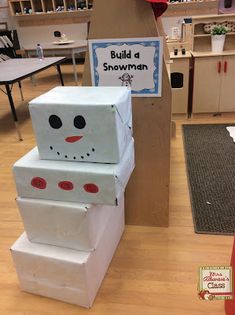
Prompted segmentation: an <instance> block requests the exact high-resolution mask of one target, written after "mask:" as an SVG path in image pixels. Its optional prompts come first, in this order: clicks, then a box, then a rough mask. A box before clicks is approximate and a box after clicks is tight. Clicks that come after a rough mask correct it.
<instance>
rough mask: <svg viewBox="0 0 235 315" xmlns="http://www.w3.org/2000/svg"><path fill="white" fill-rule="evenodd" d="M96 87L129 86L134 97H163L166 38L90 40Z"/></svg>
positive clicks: (92, 69)
mask: <svg viewBox="0 0 235 315" xmlns="http://www.w3.org/2000/svg"><path fill="white" fill-rule="evenodd" d="M89 53H90V62H91V76H92V84H93V85H94V86H127V87H129V88H131V91H132V96H139V97H143V96H145V97H146V96H149V97H153V96H161V89H162V38H160V37H154V38H133V39H105V40H89Z"/></svg>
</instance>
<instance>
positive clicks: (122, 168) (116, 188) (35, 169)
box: [13, 140, 134, 205]
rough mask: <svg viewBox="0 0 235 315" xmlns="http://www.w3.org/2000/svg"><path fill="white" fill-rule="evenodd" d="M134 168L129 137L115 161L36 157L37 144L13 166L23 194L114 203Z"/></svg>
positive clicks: (26, 195)
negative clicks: (112, 162)
mask: <svg viewBox="0 0 235 315" xmlns="http://www.w3.org/2000/svg"><path fill="white" fill-rule="evenodd" d="M133 169H134V141H133V140H132V141H131V142H130V143H129V145H128V147H127V148H126V150H125V153H124V155H123V157H122V159H121V161H120V163H118V164H101V163H85V162H84V163H82V162H69V161H68V162H64V161H49V160H40V159H39V155H38V150H37V148H35V149H33V150H31V151H30V152H29V153H27V154H26V155H25V156H23V157H22V158H21V159H20V160H18V161H17V162H16V163H15V164H14V167H13V171H14V175H15V182H16V188H17V192H18V195H19V196H20V197H24V198H35V199H47V200H58V201H72V202H82V203H83V202H84V203H93V204H105V205H116V204H118V202H119V199H120V198H121V197H122V195H123V193H124V190H125V187H126V185H127V182H128V180H129V177H130V175H131V173H132V171H133Z"/></svg>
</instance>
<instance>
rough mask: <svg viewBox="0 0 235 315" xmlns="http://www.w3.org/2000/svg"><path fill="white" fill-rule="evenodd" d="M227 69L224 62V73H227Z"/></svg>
mask: <svg viewBox="0 0 235 315" xmlns="http://www.w3.org/2000/svg"><path fill="white" fill-rule="evenodd" d="M227 69H228V62H227V61H226V60H225V62H224V73H227Z"/></svg>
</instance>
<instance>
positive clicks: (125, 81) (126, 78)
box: [118, 73, 133, 87]
mask: <svg viewBox="0 0 235 315" xmlns="http://www.w3.org/2000/svg"><path fill="white" fill-rule="evenodd" d="M118 79H119V80H121V81H122V86H126V87H131V83H132V81H133V80H132V79H133V75H130V74H129V73H124V74H123V75H122V76H121V77H119V78H118Z"/></svg>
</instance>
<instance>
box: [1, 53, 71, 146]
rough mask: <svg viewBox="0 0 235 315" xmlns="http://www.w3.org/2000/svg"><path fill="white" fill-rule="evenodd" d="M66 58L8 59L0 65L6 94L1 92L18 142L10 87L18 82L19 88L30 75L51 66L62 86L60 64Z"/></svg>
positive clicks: (16, 119) (19, 135) (19, 134)
mask: <svg viewBox="0 0 235 315" xmlns="http://www.w3.org/2000/svg"><path fill="white" fill-rule="evenodd" d="M65 59H66V58H65V57H50V58H44V59H43V60H39V59H37V58H16V59H8V60H6V61H4V62H1V63H0V85H5V88H6V92H5V91H4V90H2V89H1V90H2V91H3V92H4V93H5V94H7V96H8V100H9V104H10V107H11V112H12V117H13V120H14V123H15V126H16V131H17V134H18V137H19V140H20V141H21V140H23V139H22V136H21V132H20V129H19V126H18V117H17V114H16V110H15V106H14V101H13V97H12V94H11V85H13V84H14V83H16V82H18V84H19V87H21V84H20V82H21V81H22V80H24V79H26V78H28V77H31V76H32V75H34V74H36V73H38V72H41V71H43V70H46V69H47V68H49V67H51V66H56V68H57V71H58V74H59V78H60V82H61V85H64V81H63V77H62V73H61V69H60V64H61V62H63V61H64V60H65Z"/></svg>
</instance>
